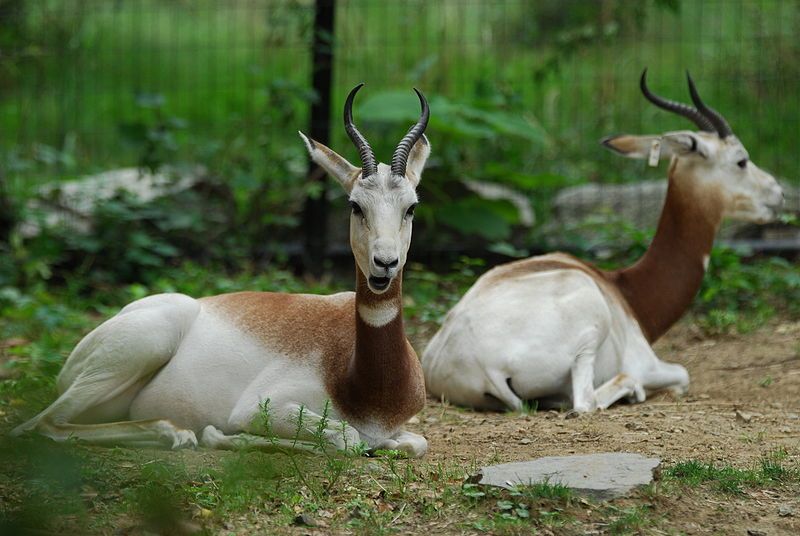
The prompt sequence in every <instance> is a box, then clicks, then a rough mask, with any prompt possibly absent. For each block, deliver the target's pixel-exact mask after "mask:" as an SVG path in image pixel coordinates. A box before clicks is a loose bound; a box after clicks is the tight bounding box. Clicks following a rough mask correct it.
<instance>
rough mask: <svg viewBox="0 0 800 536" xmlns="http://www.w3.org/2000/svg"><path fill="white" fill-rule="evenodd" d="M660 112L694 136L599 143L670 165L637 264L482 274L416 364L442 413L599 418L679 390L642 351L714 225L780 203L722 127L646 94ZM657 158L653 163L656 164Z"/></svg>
mask: <svg viewBox="0 0 800 536" xmlns="http://www.w3.org/2000/svg"><path fill="white" fill-rule="evenodd" d="M646 73H647V71H646V70H645V72H644V73H642V78H641V89H642V92H643V93H644V95H645V97H647V99H649V100H650V101H651V102H652V103H654V104H655V105H656V106H659V107H660V108H663V109H666V110H669V111H671V112H675V113H677V114H680V115H682V116H684V117H686V118H688V119H690V120H692V121H693V122H694V123H695V124H696V125H697V126H698V127H699V128H700V132H691V131H680V132H670V133H667V134H663V135H661V136H613V137H610V138H607V139H605V140H603V142H602V143H603V145H605V146H606V147H608V148H610V149H612V150H614V151H616V152H618V153H620V154H622V155H624V156H627V157H629V158H647V157H648V155H649V154H650V153H651V150H652V149H653V143H654V142H657V141H658V142H660V144H661V152H660V157H661V158H669V159H670V166H669V181H668V182H669V185H668V190H667V198H666V202H665V204H664V207H663V211H662V214H661V219H660V221H659V224H658V228H657V231H656V234H655V237H654V238H653V242H652V243H651V244H650V247H649V249H648V251H647V252H646V253H645V255H644V256H643V257H642V258H641V259H640V260H639V261H638V262H637V263H635V264H634V265H633V266H631V267H628V268H624V269H621V270H615V271H612V272H605V271H601V270H599V269H597V268H595V267H593V266H591V265H590V264H587V263H585V262H582V261H579V260H578V259H576V258H574V257H572V256H570V255H567V254H564V253H553V254H549V255H543V256H540V257H533V258H530V259H526V260H521V261H517V262H512V263H509V264H505V265H502V266H498V267H496V268H494V269H492V270H490V271H489V272H487V273H486V274H484V275H483V276H482V277H481V278H480V279H478V281H477V282H476V283H475V285H474V286H473V287H472V288H471V289H470V290H469V291H468V292H467V293H466V295H464V297H463V298H462V299H461V301H460V302H459V303H458V304H456V306H455V307H454V308H453V309H452V310H451V311H450V312H449V313H448V315H447V317H446V318H445V320H444V324H443V325H442V327H441V329H440V330H439V331H438V332H437V333H436V335H435V336H434V337H433V339H432V340H431V341H430V343H429V345H428V347H427V348H426V350H425V352H424V354H423V360H422V361H423V369H424V371H425V380H426V385H427V388H428V391H429V392H430V393H431V394H433V395H435V396H437V397H444V398H446V399H448V400H450V401H451V402H453V403H456V404H460V405H466V406H472V407H475V408H485V409H503V408H510V409H519V408H520V407H522V404H523V402H524V401H526V400H533V399H537V400H540V401H543V402H544V403H546V404H548V405H550V404H556V405H562V404H565V403H566V404H569V403H570V402H571V404H572V408H573V409H574V410H576V411H581V412H585V411H591V410H594V409H596V408H606V407H608V406H609V405H611V404H612V403H614V402H615V401H617V400H619V399H621V398H623V397H629V398H632V399H635V400H636V401H639V402H641V401H643V400H644V399H645V397H646V393H647V392H652V391H656V390H659V389H671V390H673V391H676V392H684V391H685V390H686V389H687V388H688V385H689V375H688V373H687V371H686V369H684V368H683V367H682V366H680V365H677V364H670V363H666V362H663V361H661V360H659V359H658V357H657V356H656V355H655V353H654V352H653V350H652V348H651V346H650V345H651V343H652V342H654V341H655V340H656V339H658V338H659V337H660V336H661V335H662V334H663V333H664V332H665V331H667V329H669V327H670V326H672V324H674V323H675V322H676V321H677V320H678V319H679V318H680V316H681V315H682V314H683V312H684V311H685V310H686V309H687V307H688V306H689V305H690V303H691V301H692V299H693V298H694V296H695V294H696V293H697V290H698V288H699V287H700V283H701V281H702V278H703V274H704V272H705V269H706V267H707V265H708V259H709V253H710V251H711V247H712V243H713V241H714V235H715V233H716V232H717V229H718V227H719V225H720V223H721V221H722V219H723V218H724V217H731V218H736V219H741V220H748V221H755V222H767V221H770V220H771V219H773V218H774V217H775V215H776V211H777V210H778V208H779V207H780V206H781V205H782V203H783V194H782V191H781V189H780V187H779V186H778V184H777V182H776V181H775V179H774V178H773V177H772V176H771V175H769V174H767V173H765V172H763V171H761V170H760V169H759V168H758V167H756V165H755V164H753V163H752V162H751V161H750V159H749V157H748V154H747V151H746V150H745V148H744V147H743V146H742V144H741V143H740V142H739V140H738V139H737V138H736V136H734V135H733V133H732V131H731V129H730V127H729V126H728V123H727V122H726V121H725V119H724V118H723V117H722V116H721V115H720V114H719V113H717V112H715V111H714V110H712V109H710V108H708V107H707V106H706V105H705V104H704V103H703V102H702V101H701V100H700V97H699V95H698V93H697V90H696V88H695V86H694V83H693V82H692V79H691V78H690V77H689V78H688V82H689V90H690V93H691V97H692V100H693V101H694V104H695V107H691V106H687V105H684V104H680V103H676V102H672V101H668V100H665V99H662V98H661V97H658V96H656V95H654V94H653V93H651V92H650V90H649V89H648V88H647V84H646ZM656 156H657V155H656Z"/></svg>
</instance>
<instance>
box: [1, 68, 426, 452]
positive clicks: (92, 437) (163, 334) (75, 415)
mask: <svg viewBox="0 0 800 536" xmlns="http://www.w3.org/2000/svg"><path fill="white" fill-rule="evenodd" d="M362 85H363V84H362ZM362 85H359V86H357V87H355V88H354V89H353V90H352V91H351V92H350V95H349V96H348V98H347V101H346V103H345V108H344V120H345V128H346V130H347V133H348V135H349V137H350V138H351V139H352V141H353V143H354V144H355V145H356V147H357V148H358V152H359V155H360V157H361V163H362V167H361V168H358V167H355V166H353V165H351V164H350V163H349V162H348V161H347V160H345V159H344V158H342V157H341V156H339V155H338V154H337V153H335V152H334V151H332V150H331V149H329V148H328V147H326V146H324V145H322V144H321V143H317V142H315V141H313V140H311V139H309V138H307V137H306V136H304V135H303V134H302V133H301V134H300V136H301V137H302V138H303V140H304V141H305V144H306V147H307V148H308V152H309V153H310V155H311V158H312V159H313V160H314V162H316V163H317V164H319V165H320V166H322V168H324V169H325V170H326V171H327V172H328V173H330V174H331V175H332V176H333V177H334V178H335V179H337V180H338V182H339V183H340V184H341V185H342V187H343V188H344V189H345V190H346V191H347V193H348V194H349V199H350V204H351V206H352V209H353V210H352V215H351V216H350V243H351V246H352V249H353V254H354V256H355V261H356V291H355V293H353V292H342V293H339V294H334V295H331V296H317V295H309V294H281V293H271V292H239V293H234V294H222V295H219V296H211V297H206V298H202V299H194V298H191V297H189V296H185V295H181V294H160V295H155V296H150V297H147V298H144V299H141V300H138V301H136V302H133V303H131V304H129V305H127V306H126V307H124V308H123V309H122V310H121V311H120V312H119V313H118V314H117V315H116V316H114V317H112V318H110V319H109V320H107V321H106V322H104V323H103V324H101V325H100V326H99V327H97V328H96V329H95V330H94V331H92V332H91V333H89V334H88V335H87V336H86V337H85V338H84V339H83V340H82V341H81V342H80V343H79V344H78V345H77V347H76V348H75V349H74V350H73V352H72V354H71V355H70V356H69V358H68V359H67V361H66V363H65V364H64V368H63V369H62V371H61V373H60V375H59V377H58V389H59V392H60V393H61V395H60V396H59V397H58V399H57V400H56V401H55V402H53V404H52V405H50V406H49V407H48V408H47V409H45V410H44V411H42V412H41V413H40V414H39V415H37V416H36V417H34V418H33V419H31V420H30V421H28V422H26V423H24V424H22V425H20V426H19V427H17V428H16V429H15V430H14V433H16V434H20V433H23V432H27V431H36V432H38V433H41V434H43V435H46V436H48V437H51V438H53V439H55V440H57V441H61V440H66V439H68V438H76V439H80V440H84V441H88V442H91V443H96V444H103V445H123V446H132V447H138V446H142V447H157V446H166V447H172V448H179V447H193V446H195V445H197V443H198V441H197V437H199V438H200V439H199V443H200V445H202V446H206V447H211V448H223V449H231V448H237V447H240V446H248V447H256V448H258V447H264V448H273V447H274V446H275V445H276V444H277V445H280V446H296V447H300V448H302V447H303V446H305V447H310V445H309V444H308V443H303V441H309V440H312V439H314V437H312V435H313V433H315V432H316V429H317V428H316V427H317V426H318V425H319V424H320V422H322V423H323V424H324V425H325V428H324V431H323V433H324V435H325V438H326V439H327V440H328V441H329V442H330V444H331V446H334V447H337V448H345V447H352V446H355V445H356V444H357V443H358V442H360V441H361V442H364V443H366V444H367V445H368V447H369V448H371V449H376V448H388V449H399V450H402V451H405V452H407V453H408V454H409V455H411V456H421V455H423V454H424V453H425V451H426V449H427V442H426V440H425V438H424V437H422V436H420V435H417V434H413V433H410V432H406V431H403V430H402V426H403V424H404V423H405V422H406V421H407V420H408V419H409V418H410V417H412V416H413V415H414V414H416V413H417V412H419V411H420V410H421V409H422V407H423V405H424V402H425V387H424V383H423V375H422V370H421V367H420V365H419V360H418V359H417V356H416V354H415V353H414V350H413V349H412V347H411V345H410V344H409V343H408V341H407V340H406V337H405V333H404V330H403V311H402V296H401V284H402V273H403V266H404V264H405V262H406V254H407V252H408V247H409V244H410V241H411V226H412V219H413V212H414V207H415V205H416V204H417V195H416V186H417V184H418V183H419V181H420V176H421V174H422V169H423V167H424V165H425V161H426V159H427V158H428V155H429V154H430V145H429V144H428V140H427V139H426V137H425V135H424V134H423V133H424V131H425V127H426V126H427V123H428V118H429V109H428V104H427V102H426V100H425V98H424V96H423V95H422V94H421V93H420V92H419V91H417V95H418V96H419V100H420V103H421V106H422V114H421V117H420V119H419V121H418V122H417V123H416V124H415V125H414V126H413V127H412V128H411V129H410V130H409V131H408V133H407V134H406V136H405V137H404V138H403V139H402V141H401V142H400V144H399V145H398V146H397V149H396V150H395V152H394V155H393V156H392V164H391V166H387V165H385V164H378V163H377V161H376V159H375V156H374V155H373V152H372V149H371V148H370V146H369V144H368V143H367V141H366V139H365V138H364V137H363V136H362V135H361V133H360V132H359V131H358V130H357V129H356V127H355V125H354V124H353V116H352V105H353V99H354V97H355V94H356V92H357V91H358V90H359V89H360V87H361V86H362ZM415 91H416V90H415ZM267 401H268V403H267V404H266V409H267V411H269V419H268V422H269V427H270V428H271V433H272V434H274V435H275V436H277V437H278V438H284V439H278V440H277V441H276V440H275V438H274V437H273V438H267V437H264V436H265V434H266V433H267V432H268V427H267V425H266V424H265V419H263V418H262V415H261V413H260V412H261V411H262V410H263V408H264V404H265V402H267ZM326 407H327V408H328V411H329V412H328V413H327V415H326V417H328V418H325V419H323V414H324V413H325V411H326ZM301 413H302V416H303V417H302V420H301V423H302V430H300V433H299V439H300V440H301V441H300V443H295V441H294V439H297V438H298V436H297V432H298V430H297V426H298V425H297V423H298V418H299V415H300V414H301ZM196 434H197V435H196Z"/></svg>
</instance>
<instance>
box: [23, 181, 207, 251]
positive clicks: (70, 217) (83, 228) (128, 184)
mask: <svg viewBox="0 0 800 536" xmlns="http://www.w3.org/2000/svg"><path fill="white" fill-rule="evenodd" d="M206 175H207V172H206V170H205V168H204V167H202V166H196V167H193V168H191V169H177V168H172V167H169V166H164V168H163V169H162V171H160V172H158V173H155V174H153V173H150V172H148V171H145V170H142V169H138V168H121V169H112V170H109V171H105V172H103V173H99V174H97V175H90V176H86V177H81V178H80V179H75V180H70V181H57V182H52V183H48V184H45V185H43V186H41V187H39V188H38V190H37V191H36V193H35V194H34V196H33V198H32V199H30V200H29V201H28V203H27V207H26V211H25V212H26V218H25V219H24V220H23V221H22V222H20V226H19V231H20V234H22V236H24V237H26V238H31V237H35V236H38V235H39V234H40V233H41V232H42V228H43V227H44V228H51V227H56V226H62V227H66V228H68V229H70V230H72V231H74V232H76V233H78V234H82V235H86V234H89V233H90V232H91V230H92V221H91V218H92V214H93V212H94V210H95V209H96V207H97V206H98V205H99V204H101V203H104V202H106V201H108V200H109V199H111V198H113V197H114V196H115V195H117V194H118V193H119V192H124V193H126V194H128V195H129V196H131V197H133V198H134V199H136V200H138V201H139V202H141V203H148V202H150V201H153V200H155V199H159V198H161V197H165V196H168V195H172V194H176V193H179V192H182V191H184V190H188V189H189V188H191V187H192V186H194V185H195V184H197V183H198V182H200V181H201V180H202V179H203V178H204V177H205V176H206Z"/></svg>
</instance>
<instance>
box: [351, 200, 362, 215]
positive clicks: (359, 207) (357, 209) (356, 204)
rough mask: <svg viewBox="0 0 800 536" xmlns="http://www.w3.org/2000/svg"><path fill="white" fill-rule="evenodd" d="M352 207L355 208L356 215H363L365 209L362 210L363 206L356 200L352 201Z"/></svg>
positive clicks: (354, 213)
mask: <svg viewBox="0 0 800 536" xmlns="http://www.w3.org/2000/svg"><path fill="white" fill-rule="evenodd" d="M350 208H351V209H353V215H354V216H363V215H364V211H363V210H361V206H360V205H359V204H358V203H356V202H355V201H350Z"/></svg>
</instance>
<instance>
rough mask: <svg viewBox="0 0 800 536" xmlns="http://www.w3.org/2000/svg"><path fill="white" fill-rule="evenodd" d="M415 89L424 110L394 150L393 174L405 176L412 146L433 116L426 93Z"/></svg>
mask: <svg viewBox="0 0 800 536" xmlns="http://www.w3.org/2000/svg"><path fill="white" fill-rule="evenodd" d="M414 91H415V92H416V93H417V97H419V104H420V107H421V108H422V112H421V113H420V116H419V120H418V121H417V124H415V125H414V126H413V127H411V128H410V129H408V132H407V133H406V135H405V136H403V139H402V140H400V143H399V144H398V145H397V149H395V150H394V154H393V155H392V175H399V176H405V174H406V164H407V163H408V155H409V153H411V148H412V147H414V144H415V143H417V140H419V139H420V137H422V134H423V133H424V132H425V128H426V127H427V126H428V119H430V116H431V111H430V108H428V101H427V100H425V95H423V94H422V93H421V92H420V91H419V90H418V89H417V88H414Z"/></svg>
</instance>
